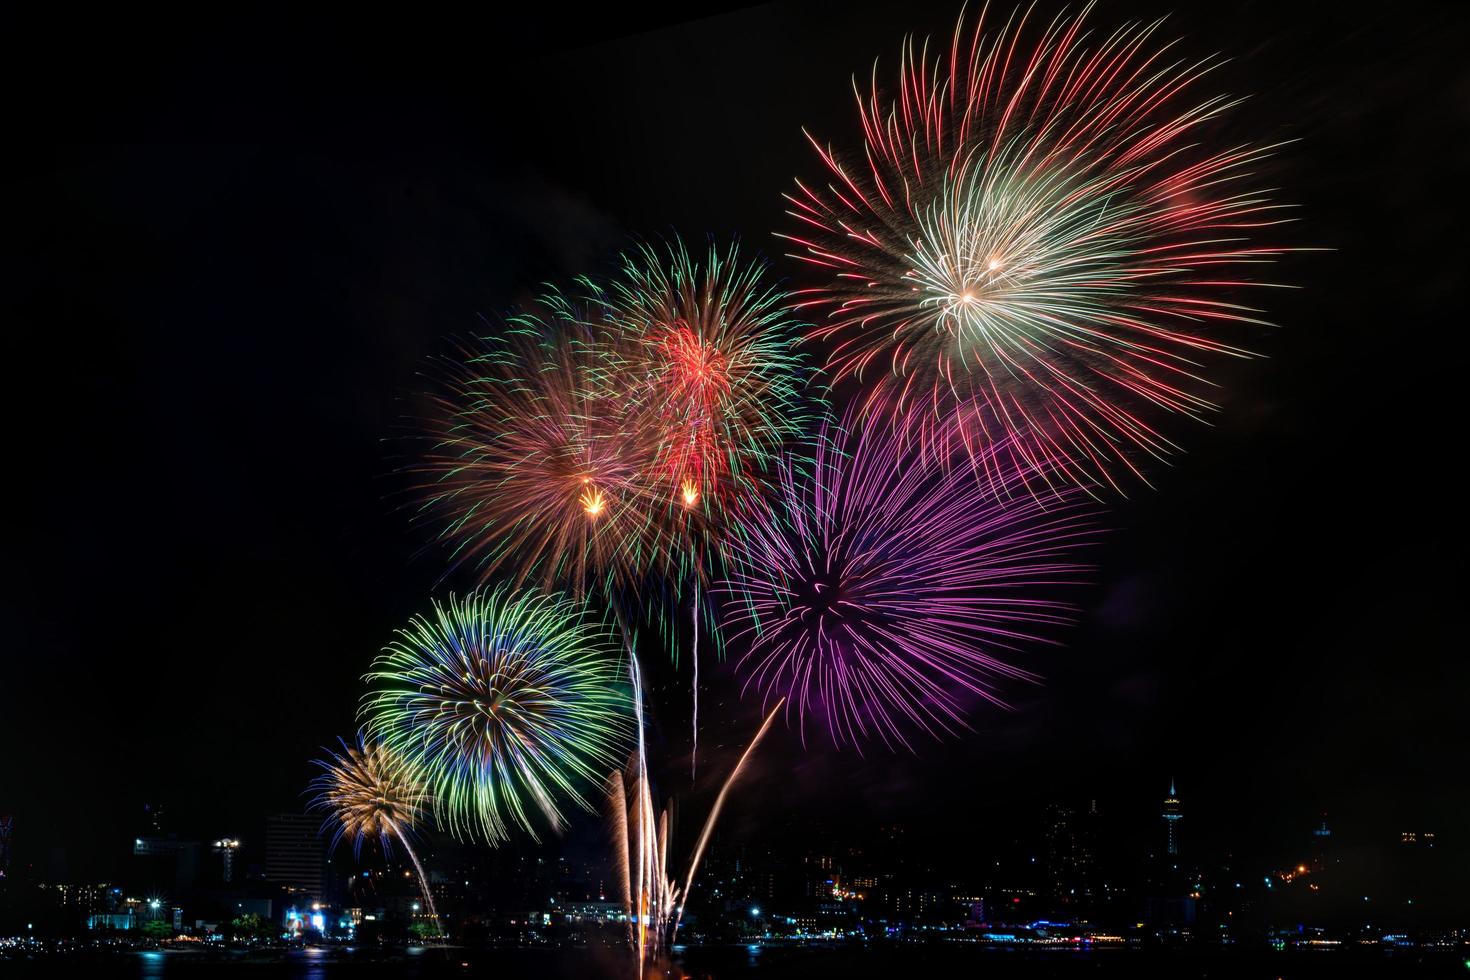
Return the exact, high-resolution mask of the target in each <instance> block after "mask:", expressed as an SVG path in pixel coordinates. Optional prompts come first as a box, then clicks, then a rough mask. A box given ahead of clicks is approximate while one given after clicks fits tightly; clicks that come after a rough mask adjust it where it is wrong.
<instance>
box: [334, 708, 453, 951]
mask: <svg viewBox="0 0 1470 980" xmlns="http://www.w3.org/2000/svg"><path fill="white" fill-rule="evenodd" d="M317 765H318V766H320V767H321V768H322V773H321V775H319V776H317V777H316V779H314V780H312V784H311V788H312V789H313V790H314V791H315V792H316V797H315V799H314V800H313V801H312V808H313V809H316V810H321V811H325V813H326V824H325V826H327V827H331V828H333V830H334V833H333V836H332V846H333V847H335V846H336V845H337V843H338V842H339V841H341V840H342V838H344V837H347V838H350V839H351V840H352V847H353V852H354V853H357V852H359V851H360V850H361V848H362V843H363V841H365V840H367V839H369V838H376V839H377V840H378V842H379V844H381V845H382V847H383V850H384V852H385V853H387V852H391V851H392V849H393V844H394V843H395V842H396V843H398V844H399V845H400V846H402V848H403V849H404V851H405V852H406V853H407V854H408V857H409V860H410V861H412V862H413V866H414V869H415V870H416V871H417V872H418V876H419V890H420V892H421V893H422V894H423V897H424V905H425V907H426V908H428V910H429V915H430V916H431V917H432V918H433V921H434V922H435V924H436V925H437V923H438V921H439V913H438V910H437V909H435V907H434V895H433V892H432V891H430V889H429V879H428V876H427V875H426V874H425V873H424V866H423V865H422V864H421V863H420V862H419V856H418V853H417V852H416V851H415V850H414V848H413V844H412V842H411V838H412V836H413V833H414V830H415V829H416V828H417V827H418V825H419V821H420V820H421V819H422V818H423V815H424V810H425V807H426V806H427V805H428V801H429V796H428V792H427V790H426V789H425V787H424V783H423V781H422V780H421V779H419V777H418V774H417V773H416V772H415V771H414V768H413V766H412V765H410V764H409V762H408V760H407V759H405V758H404V757H403V756H402V755H400V754H399V753H397V752H394V751H393V750H392V749H389V748H387V747H385V746H383V745H380V744H378V743H376V742H371V741H368V740H367V739H365V738H364V737H363V736H362V735H361V734H359V735H358V737H357V744H356V745H348V744H347V743H346V742H345V741H344V742H342V751H341V752H340V753H338V752H330V751H329V752H328V754H327V758H326V759H321V760H318V761H317Z"/></svg>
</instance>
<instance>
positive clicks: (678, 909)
mask: <svg viewBox="0 0 1470 980" xmlns="http://www.w3.org/2000/svg"><path fill="white" fill-rule="evenodd" d="M779 709H780V705H779V704H777V706H776V708H775V709H773V710H772V711H771V712H770V713H769V714H768V715H767V716H766V718H765V721H764V722H763V723H762V724H761V727H760V729H759V731H757V732H756V735H755V738H754V739H752V740H751V742H750V744H749V745H748V746H747V747H746V749H745V751H744V753H742V754H741V756H740V760H739V761H738V762H737V763H736V764H735V767H734V769H732V770H731V772H730V775H729V776H728V777H727V778H726V779H725V782H724V784H723V785H722V786H721V788H720V793H719V795H718V797H716V799H715V802H714V806H713V807H712V808H711V809H710V812H709V815H708V817H706V819H705V822H704V827H703V828H702V829H701V831H700V835H699V839H698V842H697V843H696V845H695V848H694V852H693V854H692V856H691V858H690V862H689V870H688V873H687V875H686V877H685V881H684V886H683V889H682V890H681V889H680V887H679V885H678V883H677V882H676V881H675V879H674V872H673V869H672V867H671V866H670V864H669V848H670V846H671V844H672V840H671V831H670V819H671V808H670V806H671V805H670V806H666V807H664V808H663V810H662V811H659V812H657V813H656V812H655V810H656V808H655V806H654V803H653V787H652V784H651V783H650V782H649V780H648V769H647V766H646V764H645V763H644V760H643V759H642V758H640V757H639V756H638V755H636V754H635V755H634V756H633V757H631V758H630V759H629V761H628V766H627V768H626V769H625V770H624V771H621V772H614V773H612V774H611V775H610V776H609V777H608V783H607V785H608V806H609V811H610V813H609V816H610V819H611V824H612V827H611V831H612V843H613V847H614V848H615V849H616V850H617V855H616V857H615V861H616V863H617V865H618V867H619V868H620V869H621V871H622V880H623V885H624V887H623V908H624V910H625V911H626V912H627V914H628V917H629V940H630V942H631V943H632V944H633V947H634V949H635V951H636V953H637V956H638V975H639V976H640V977H641V976H643V975H644V971H645V968H646V966H647V963H648V960H649V958H650V957H653V956H657V955H659V954H661V953H663V952H665V951H667V949H668V947H669V946H670V945H671V944H672V942H673V940H674V936H675V934H676V932H677V931H678V927H679V922H680V921H681V920H682V917H683V914H684V902H685V901H686V900H687V898H688V895H689V889H690V888H692V887H693V884H694V880H695V877H696V876H697V874H698V872H699V866H700V863H701V861H702V860H703V857H704V852H705V849H706V848H707V847H708V845H709V840H710V837H711V836H712V835H713V833H714V829H715V824H716V822H717V821H718V820H719V818H720V814H721V813H722V812H724V807H725V803H726V800H727V799H728V798H729V796H730V792H731V790H732V789H733V788H734V786H735V783H736V781H737V780H738V779H739V778H740V776H741V775H742V774H743V773H744V772H745V769H746V766H747V764H748V763H749V761H750V758H751V756H752V755H753V754H754V753H755V749H756V747H757V746H758V745H759V744H760V742H761V740H762V739H763V738H764V737H765V734H766V732H767V731H768V730H769V729H770V727H771V722H772V721H773V720H775V717H776V712H777V711H778V710H779ZM640 710H641V705H640V706H639V707H637V708H635V711H640ZM625 787H626V788H625Z"/></svg>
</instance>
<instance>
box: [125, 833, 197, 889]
mask: <svg viewBox="0 0 1470 980" xmlns="http://www.w3.org/2000/svg"><path fill="white" fill-rule="evenodd" d="M202 850H203V845H202V844H200V842H199V841H197V840H183V839H181V838H178V837H173V836H162V835H160V836H157V837H134V838H133V858H134V861H133V871H132V878H133V879H134V881H133V884H136V885H138V886H140V887H142V888H144V889H147V890H150V891H156V892H163V893H167V894H169V895H171V896H173V897H176V898H180V897H184V896H187V895H192V894H193V893H194V889H195V887H196V886H197V885H198V881H199V856H200V854H201V852H202Z"/></svg>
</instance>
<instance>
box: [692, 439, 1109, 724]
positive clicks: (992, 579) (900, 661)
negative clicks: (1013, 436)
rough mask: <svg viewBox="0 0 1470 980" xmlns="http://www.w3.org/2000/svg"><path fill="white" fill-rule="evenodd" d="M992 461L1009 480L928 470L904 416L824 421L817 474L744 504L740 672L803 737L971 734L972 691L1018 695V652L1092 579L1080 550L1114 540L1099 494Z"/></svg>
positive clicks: (731, 619)
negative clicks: (1008, 689) (1097, 522)
mask: <svg viewBox="0 0 1470 980" xmlns="http://www.w3.org/2000/svg"><path fill="white" fill-rule="evenodd" d="M849 421H851V420H849ZM1004 448H1005V447H998V448H997V449H996V450H995V451H996V452H1001V451H1003V450H1004ZM985 463H986V465H987V466H989V467H991V468H992V469H994V470H996V471H997V472H999V473H1001V476H1000V477H999V478H998V480H997V485H996V486H994V487H991V486H989V485H987V484H985V483H982V482H981V481H978V480H976V479H975V477H974V474H973V473H971V472H970V470H969V469H968V468H965V467H943V466H938V465H925V464H924V462H923V460H922V459H921V458H920V457H919V454H918V453H917V451H916V450H915V449H914V448H913V447H912V446H911V445H910V444H908V443H906V441H905V440H904V439H903V438H901V437H900V436H899V435H897V434H895V433H893V432H892V431H890V430H889V429H888V428H887V427H886V426H868V427H866V428H861V429H858V430H856V431H851V432H849V433H846V434H844V433H841V432H836V433H834V432H831V431H829V430H823V431H822V432H821V433H820V434H819V435H818V438H817V453H816V459H815V466H814V469H813V471H812V473H811V474H810V475H806V474H803V473H800V472H798V471H797V470H796V469H795V467H791V466H788V467H787V468H786V472H785V473H784V474H783V476H782V480H781V486H780V489H779V491H778V492H777V493H776V494H773V495H772V497H771V498H770V499H766V500H760V501H757V502H756V503H755V504H754V505H753V506H752V507H750V508H749V509H748V510H747V511H746V512H744V513H743V514H742V515H741V519H740V522H739V523H740V527H741V531H740V532H739V533H738V534H736V535H734V536H732V538H731V541H730V544H729V560H728V568H729V577H728V579H727V581H725V582H724V583H723V584H722V585H721V586H720V589H721V591H723V592H725V593H726V594H728V596H729V601H727V602H725V603H723V604H722V605H723V607H724V612H725V616H726V620H727V622H726V629H727V630H728V632H729V642H730V643H731V644H732V645H734V646H735V647H737V648H739V649H741V651H742V653H741V656H740V659H739V660H738V661H737V662H736V669H737V671H739V672H740V673H741V675H742V676H743V678H744V687H745V689H747V690H748V689H751V688H754V689H756V690H758V691H760V692H761V694H762V696H763V697H764V698H766V699H768V700H775V699H776V698H778V697H782V698H785V699H786V700H787V708H788V711H789V710H791V709H793V708H794V709H795V711H796V715H797V723H798V725H799V727H800V729H801V732H802V738H803V741H804V740H805V737H806V725H807V722H808V721H814V722H816V724H817V725H818V727H821V728H825V729H826V731H827V733H828V735H829V736H830V738H831V740H832V742H833V743H834V744H836V745H839V746H840V745H843V744H853V745H856V746H858V747H861V745H862V743H863V742H864V741H867V740H869V739H872V738H878V739H881V740H882V741H883V742H884V743H885V744H886V745H888V746H889V747H890V748H893V747H895V746H898V745H902V746H904V747H906V748H912V744H911V742H910V732H911V731H912V730H918V731H920V732H923V733H926V734H928V735H930V736H939V735H942V734H945V733H953V732H955V731H957V730H959V729H962V728H966V727H968V726H967V725H966V722H965V713H966V708H967V703H968V702H971V701H975V700H988V701H991V702H994V703H1000V699H999V695H998V694H997V693H996V690H995V688H996V686H997V682H998V681H1003V680H1006V679H1012V678H1027V677H1030V676H1032V675H1030V674H1029V673H1028V672H1026V671H1024V670H1022V669H1020V668H1018V667H1016V666H1014V665H1013V664H1012V663H1011V657H1012V655H1014V654H1015V653H1017V652H1018V651H1020V650H1021V649H1023V648H1025V647H1026V646H1028V645H1030V644H1031V643H1033V642H1036V641H1045V640H1046V639H1047V634H1048V633H1050V632H1051V631H1052V629H1053V628H1054V627H1056V626H1058V625H1060V624H1063V623H1066V622H1068V621H1069V620H1070V618H1071V617H1070V607H1068V606H1066V605H1065V604H1061V603H1059V602H1057V601H1056V599H1055V598H1054V593H1055V592H1056V591H1057V590H1058V587H1059V586H1066V585H1068V584H1073V583H1076V582H1078V581H1079V578H1080V577H1081V574H1082V571H1083V569H1082V567H1081V566H1079V565H1077V564H1075V563H1074V562H1073V561H1072V555H1073V553H1074V552H1075V550H1076V549H1077V548H1078V547H1079V546H1081V545H1085V544H1088V543H1090V542H1091V540H1092V539H1093V538H1094V537H1095V535H1096V532H1095V530H1094V527H1093V525H1092V521H1091V519H1090V517H1089V516H1088V510H1089V508H1088V507H1087V505H1086V504H1085V503H1084V502H1083V501H1084V500H1085V498H1084V497H1083V496H1082V494H1081V493H1080V491H1076V490H1073V491H1063V492H1061V495H1060V496H1054V495H1050V494H1048V495H1046V496H1045V497H1044V498H1040V497H1036V496H1032V495H1030V494H1027V493H1026V492H1025V491H1024V482H1023V481H1024V477H1023V476H1022V475H1021V473H1020V472H1018V471H1017V470H1016V469H1014V468H1011V469H1006V468H1005V467H1004V466H1003V465H1001V464H1000V463H998V462H997V461H995V460H991V459H987V460H985Z"/></svg>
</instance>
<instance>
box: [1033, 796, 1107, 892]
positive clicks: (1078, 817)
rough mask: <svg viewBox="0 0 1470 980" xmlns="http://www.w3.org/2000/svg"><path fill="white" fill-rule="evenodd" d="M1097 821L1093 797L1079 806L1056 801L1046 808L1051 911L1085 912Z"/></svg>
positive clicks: (1045, 834) (1045, 823)
mask: <svg viewBox="0 0 1470 980" xmlns="http://www.w3.org/2000/svg"><path fill="white" fill-rule="evenodd" d="M1096 823H1097V801H1096V800H1089V801H1088V803H1087V805H1086V806H1085V807H1084V808H1082V809H1081V810H1077V809H1074V808H1072V807H1068V806H1063V805H1060V804H1055V803H1054V804H1051V805H1050V806H1048V807H1047V808H1046V815H1045V822H1044V826H1043V837H1044V839H1045V844H1046V852H1045V853H1046V892H1047V894H1048V897H1049V898H1050V900H1051V901H1050V905H1051V911H1053V912H1058V913H1074V914H1075V913H1085V912H1087V911H1088V910H1089V909H1090V907H1091V904H1092V898H1093V879H1094V872H1095V863H1096V862H1095V855H1094V849H1095V846H1096V844H1095V837H1096Z"/></svg>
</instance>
